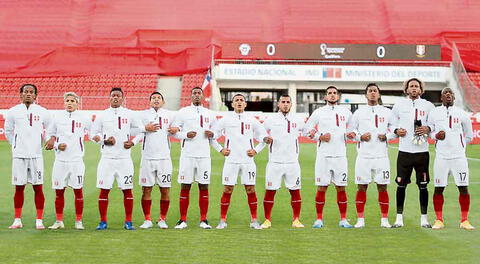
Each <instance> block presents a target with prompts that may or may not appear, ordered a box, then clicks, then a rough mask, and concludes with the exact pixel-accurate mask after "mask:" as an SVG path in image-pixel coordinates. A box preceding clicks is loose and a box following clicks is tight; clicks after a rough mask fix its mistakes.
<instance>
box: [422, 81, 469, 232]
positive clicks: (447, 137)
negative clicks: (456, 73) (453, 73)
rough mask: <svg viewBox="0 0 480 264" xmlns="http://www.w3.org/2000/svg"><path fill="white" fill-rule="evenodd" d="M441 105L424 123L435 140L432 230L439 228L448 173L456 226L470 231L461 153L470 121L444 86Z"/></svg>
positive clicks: (465, 165) (465, 164) (466, 177)
mask: <svg viewBox="0 0 480 264" xmlns="http://www.w3.org/2000/svg"><path fill="white" fill-rule="evenodd" d="M441 100H442V106H439V107H436V108H434V109H433V110H432V111H431V112H430V114H429V115H428V125H429V127H430V128H431V129H432V132H431V134H430V135H431V136H432V138H434V139H436V140H437V144H435V149H436V153H437V154H436V155H435V161H434V163H433V178H434V184H435V193H434V194H433V207H434V209H435V214H436V215H437V220H435V223H434V224H433V226H432V228H433V229H442V228H444V227H445V225H444V223H443V214H442V210H443V190H444V189H445V187H446V186H447V183H448V175H449V174H451V175H452V176H453V178H454V180H455V184H456V185H457V187H458V191H459V192H460V195H459V197H458V202H459V203H460V211H461V220H460V228H463V229H466V230H473V229H475V227H473V226H472V225H471V224H470V222H469V221H468V210H469V207H470V194H469V193H468V182H469V171H468V162H467V158H466V156H465V148H466V146H467V144H468V143H469V142H470V141H471V140H472V139H473V130H472V121H471V120H470V117H469V116H468V114H467V113H465V111H463V110H462V109H460V108H458V107H455V106H454V105H453V103H454V101H455V94H454V93H453V91H452V89H450V88H448V87H447V88H444V89H443V90H442V95H441Z"/></svg>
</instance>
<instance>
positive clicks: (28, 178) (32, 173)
mask: <svg viewBox="0 0 480 264" xmlns="http://www.w3.org/2000/svg"><path fill="white" fill-rule="evenodd" d="M27 183H30V184H32V185H40V184H43V158H13V159H12V184H13V185H25V184H27Z"/></svg>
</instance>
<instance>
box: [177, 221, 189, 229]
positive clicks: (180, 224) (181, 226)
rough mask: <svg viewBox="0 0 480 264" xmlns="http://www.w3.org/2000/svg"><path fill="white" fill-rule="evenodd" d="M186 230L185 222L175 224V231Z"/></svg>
mask: <svg viewBox="0 0 480 264" xmlns="http://www.w3.org/2000/svg"><path fill="white" fill-rule="evenodd" d="M185 228H187V222H185V221H183V220H178V222H177V224H176V225H175V229H185Z"/></svg>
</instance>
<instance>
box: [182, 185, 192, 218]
mask: <svg viewBox="0 0 480 264" xmlns="http://www.w3.org/2000/svg"><path fill="white" fill-rule="evenodd" d="M189 202H190V190H189V189H182V190H181V191H180V220H182V221H187V211H188V204H189Z"/></svg>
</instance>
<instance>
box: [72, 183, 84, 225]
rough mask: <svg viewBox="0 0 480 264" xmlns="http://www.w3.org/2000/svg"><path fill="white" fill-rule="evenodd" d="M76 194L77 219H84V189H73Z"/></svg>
mask: <svg viewBox="0 0 480 264" xmlns="http://www.w3.org/2000/svg"><path fill="white" fill-rule="evenodd" d="M73 193H74V195H75V221H82V218H83V189H82V188H80V189H73Z"/></svg>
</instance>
